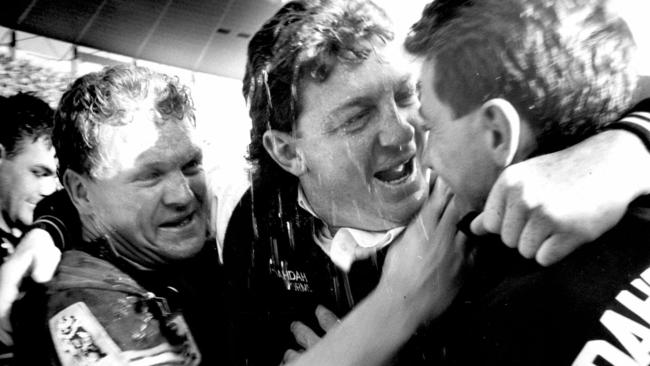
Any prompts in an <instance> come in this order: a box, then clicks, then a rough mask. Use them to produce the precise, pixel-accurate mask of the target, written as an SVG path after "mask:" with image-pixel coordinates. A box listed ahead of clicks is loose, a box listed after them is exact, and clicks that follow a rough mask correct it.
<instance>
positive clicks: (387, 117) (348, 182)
mask: <svg viewBox="0 0 650 366" xmlns="http://www.w3.org/2000/svg"><path fill="white" fill-rule="evenodd" d="M409 66H411V65H407V64H406V62H405V60H404V58H403V57H402V55H401V54H399V53H398V52H396V51H394V50H392V49H391V48H388V47H382V48H377V49H376V51H375V52H373V53H371V55H370V56H369V58H368V59H367V60H365V61H364V62H363V63H361V64H356V65H350V64H344V63H341V64H339V65H337V66H336V68H335V69H334V70H333V72H332V74H331V75H330V77H329V78H328V80H327V81H326V82H324V83H315V82H312V81H307V82H305V83H304V84H303V85H302V87H303V88H302V100H301V102H302V113H301V115H300V117H299V119H298V126H297V128H296V132H297V136H298V137H299V140H298V142H297V149H298V153H299V154H302V158H303V159H304V164H305V167H306V170H305V173H304V174H302V175H301V176H300V177H299V178H300V183H301V185H302V187H303V189H304V190H305V193H306V195H307V198H308V199H309V202H310V204H311V205H312V206H313V208H314V210H315V211H316V213H317V214H318V215H319V216H320V217H321V218H322V219H323V220H325V221H326V222H327V223H328V224H329V225H331V226H335V227H340V226H346V227H355V228H360V229H366V230H385V229H389V228H393V227H396V226H399V225H403V224H405V223H406V222H408V220H409V219H410V218H411V217H412V216H413V215H414V213H415V212H417V210H418V209H419V208H420V206H421V205H422V202H423V201H424V200H425V199H426V197H427V194H428V185H427V180H426V178H425V177H426V175H425V171H424V170H423V169H422V167H421V165H420V162H419V160H418V159H417V156H419V152H420V151H419V150H418V149H420V148H421V147H422V145H423V141H424V133H423V131H421V130H418V129H415V128H414V125H416V124H418V123H419V121H418V118H419V115H418V106H419V104H418V100H417V96H416V94H415V80H414V79H413V76H412V75H411V72H410V71H412V67H409Z"/></svg>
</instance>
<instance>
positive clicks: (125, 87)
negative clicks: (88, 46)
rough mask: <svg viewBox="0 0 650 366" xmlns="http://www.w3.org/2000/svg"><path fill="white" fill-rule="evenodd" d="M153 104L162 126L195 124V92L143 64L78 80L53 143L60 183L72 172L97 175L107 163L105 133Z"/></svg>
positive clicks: (64, 106) (64, 100)
mask: <svg viewBox="0 0 650 366" xmlns="http://www.w3.org/2000/svg"><path fill="white" fill-rule="evenodd" d="M142 106H145V107H148V106H152V119H153V120H154V121H155V122H156V123H158V122H161V121H167V120H169V119H171V118H173V119H177V120H183V119H186V120H188V121H190V122H191V123H192V124H195V117H194V106H193V103H192V99H191V97H190V94H189V91H188V89H187V88H186V87H185V86H182V85H181V84H180V83H179V81H178V80H177V79H176V78H171V77H169V76H167V75H164V74H161V73H157V72H154V71H151V70H149V69H147V68H144V67H137V66H124V65H118V66H112V67H107V68H104V69H103V70H102V71H100V72H93V73H89V74H86V75H84V76H82V77H80V78H78V79H77V80H75V81H74V82H73V83H72V84H71V85H70V86H69V87H68V88H67V90H66V91H65V92H64V94H63V96H62V97H61V102H60V104H59V108H58V109H57V111H56V114H55V118H54V131H53V133H52V141H53V144H54V148H55V150H56V155H57V157H58V159H59V172H58V174H59V179H62V178H63V175H64V173H65V171H66V170H67V169H72V170H73V171H75V172H77V173H79V174H86V175H88V176H89V177H91V178H94V177H96V175H95V174H96V171H97V169H98V168H99V167H100V164H101V163H102V148H101V146H100V145H101V141H102V140H101V135H102V130H103V128H104V127H106V126H122V125H127V124H129V123H131V122H132V121H133V112H135V111H136V110H138V109H139V108H141V107H142Z"/></svg>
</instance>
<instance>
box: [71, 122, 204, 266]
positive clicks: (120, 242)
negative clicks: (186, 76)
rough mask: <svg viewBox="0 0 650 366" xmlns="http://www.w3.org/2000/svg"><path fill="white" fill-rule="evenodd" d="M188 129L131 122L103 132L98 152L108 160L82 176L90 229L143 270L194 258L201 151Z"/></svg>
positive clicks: (200, 234) (199, 231) (200, 221)
mask: <svg viewBox="0 0 650 366" xmlns="http://www.w3.org/2000/svg"><path fill="white" fill-rule="evenodd" d="M192 131H193V128H192V127H191V125H190V123H189V122H187V121H185V120H183V121H179V120H175V119H173V118H171V119H170V120H166V121H161V122H159V123H154V122H153V121H152V118H151V116H147V115H146V114H141V115H136V116H135V117H134V120H133V122H131V123H130V124H128V125H125V126H119V127H113V126H105V127H104V130H103V131H102V144H101V147H100V149H101V150H102V151H105V152H110V154H103V155H104V156H105V158H104V159H103V161H102V162H100V163H99V166H98V167H97V169H96V170H95V176H96V177H95V178H92V179H91V178H89V177H87V176H84V177H83V179H84V181H85V187H86V189H87V199H88V202H89V206H90V211H91V212H92V214H93V215H94V220H93V222H92V225H95V230H98V231H99V233H100V234H107V235H109V236H111V237H112V239H114V242H115V245H116V247H117V250H118V252H120V254H122V255H125V256H126V257H128V258H129V259H131V260H134V261H136V262H137V263H139V264H142V265H145V266H146V265H156V264H161V263H168V262H170V261H174V260H179V259H185V258H189V257H192V256H193V255H195V254H196V253H197V252H198V251H200V250H201V248H202V247H203V244H204V241H205V234H206V212H205V210H204V202H205V198H206V197H205V195H206V186H205V177H204V173H203V168H202V166H201V161H202V154H201V149H200V148H199V147H198V145H197V144H196V143H195V142H194V141H193V139H192V137H191V132H192Z"/></svg>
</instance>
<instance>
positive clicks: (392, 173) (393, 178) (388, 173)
mask: <svg viewBox="0 0 650 366" xmlns="http://www.w3.org/2000/svg"><path fill="white" fill-rule="evenodd" d="M409 164H410V161H408V162H406V163H404V164H400V165H398V166H395V167H393V168H390V169H386V170H382V171H381V172H378V173H376V174H375V178H377V179H379V180H381V181H383V182H385V183H390V184H395V183H401V181H402V180H404V179H406V177H408V176H409V173H410V172H409V169H408V168H409Z"/></svg>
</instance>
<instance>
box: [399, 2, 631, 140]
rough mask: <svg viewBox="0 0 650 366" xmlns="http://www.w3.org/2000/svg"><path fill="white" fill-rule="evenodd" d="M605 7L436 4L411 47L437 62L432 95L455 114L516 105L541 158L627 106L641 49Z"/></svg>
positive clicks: (415, 31) (413, 36) (430, 7)
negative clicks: (634, 58) (486, 105)
mask: <svg viewBox="0 0 650 366" xmlns="http://www.w3.org/2000/svg"><path fill="white" fill-rule="evenodd" d="M606 5H607V4H606V0H558V1H546V0H544V1H542V0H481V1H470V0H438V1H434V2H433V3H431V4H429V5H428V6H427V7H426V8H425V9H424V11H423V14H422V18H421V19H420V20H419V21H418V22H417V23H416V24H415V25H413V27H412V28H411V32H410V33H409V35H408V37H407V39H406V43H405V46H406V49H407V50H408V51H409V52H411V53H413V54H415V55H419V56H423V57H426V59H427V60H429V61H433V62H434V67H435V75H436V76H435V80H434V81H433V83H434V89H435V91H436V93H437V94H438V96H439V98H440V99H441V100H442V101H443V102H445V103H448V104H449V105H450V107H451V108H452V111H453V112H454V114H455V115H456V117H460V116H463V115H465V114H467V113H469V112H471V111H472V110H474V109H476V108H477V107H479V106H480V105H481V104H482V103H483V102H485V101H487V100H489V99H492V98H497V97H501V98H504V99H506V100H508V101H510V102H511V103H512V104H513V105H514V106H515V108H516V109H517V111H518V112H519V113H520V114H521V115H522V116H523V117H524V118H525V119H526V120H528V121H529V122H530V123H531V124H532V126H533V128H534V129H535V132H536V135H537V138H538V145H539V146H540V147H541V148H540V150H539V151H538V153H543V152H549V151H555V150H558V149H561V148H564V147H566V146H569V145H571V144H574V143H576V142H578V141H579V140H582V139H584V138H585V137H587V136H589V135H591V134H593V133H595V132H597V131H598V130H599V129H600V128H602V127H603V126H604V125H605V124H606V123H608V122H611V121H613V120H615V118H616V117H617V116H618V115H619V114H620V113H621V112H622V111H623V110H624V109H625V108H627V107H628V104H629V103H630V100H631V96H632V91H633V89H634V86H635V82H636V78H635V75H634V73H633V72H632V71H631V70H632V67H631V66H630V60H631V55H632V53H633V51H634V42H633V40H632V36H631V33H630V31H629V29H628V28H627V25H626V24H625V22H624V21H623V20H622V19H621V18H620V17H617V16H615V15H613V14H611V13H609V12H608V11H607V7H606Z"/></svg>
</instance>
